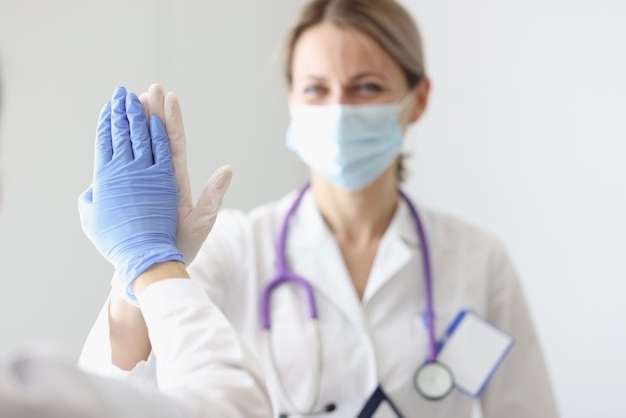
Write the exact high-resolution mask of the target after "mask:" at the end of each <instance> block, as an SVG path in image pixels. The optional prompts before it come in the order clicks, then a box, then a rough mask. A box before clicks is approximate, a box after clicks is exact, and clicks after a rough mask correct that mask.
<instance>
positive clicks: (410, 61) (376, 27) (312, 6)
mask: <svg viewBox="0 0 626 418" xmlns="http://www.w3.org/2000/svg"><path fill="white" fill-rule="evenodd" d="M322 22H331V23H334V24H335V25H337V26H341V27H347V28H353V29H356V30H358V31H360V32H362V33H364V34H366V35H368V36H369V37H370V38H372V39H373V40H374V41H376V42H377V43H378V44H379V45H380V46H381V47H382V48H383V49H384V50H385V51H387V53H388V54H389V55H390V56H391V57H392V58H393V59H394V61H395V62H396V63H397V64H398V65H399V66H400V68H402V71H403V72H404V75H405V77H406V81H407V84H408V85H409V89H410V88H413V87H415V86H416V85H417V83H419V81H420V79H421V78H422V77H423V76H424V56H423V52H422V41H421V38H420V35H419V32H418V30H417V26H416V25H415V22H414V21H413V19H412V18H411V16H410V15H409V13H408V12H407V11H406V10H405V9H404V8H403V7H402V6H401V5H400V4H398V3H397V2H396V1H395V0H313V1H311V2H309V3H308V4H306V5H305V6H304V8H303V9H302V10H301V11H300V14H299V15H298V17H297V18H296V21H295V24H294V25H293V27H292V29H291V31H290V32H289V34H288V35H287V38H286V42H285V49H286V51H285V52H286V54H285V76H286V78H287V83H288V84H289V85H291V82H292V72H291V64H292V61H293V54H294V49H295V46H296V43H297V42H298V39H299V38H300V35H302V33H303V32H304V31H306V30H307V29H309V28H310V27H312V26H315V25H317V24H319V23H322Z"/></svg>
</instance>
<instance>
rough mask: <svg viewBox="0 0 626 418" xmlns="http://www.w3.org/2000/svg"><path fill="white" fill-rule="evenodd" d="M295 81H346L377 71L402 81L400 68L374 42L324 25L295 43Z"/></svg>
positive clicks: (357, 33)
mask: <svg viewBox="0 0 626 418" xmlns="http://www.w3.org/2000/svg"><path fill="white" fill-rule="evenodd" d="M292 72H293V77H294V79H297V78H299V77H307V76H315V77H323V78H332V79H349V78H351V77H352V76H354V75H357V74H361V73H367V72H376V73H381V74H385V75H387V76H388V77H390V78H393V77H399V78H403V73H402V69H401V68H400V66H399V65H398V64H397V63H396V62H395V61H394V60H393V58H392V57H391V56H390V55H389V54H388V53H387V51H385V50H384V49H383V48H382V47H381V46H380V45H379V44H378V42H376V41H375V40H374V39H372V38H371V37H369V36H368V35H366V34H365V33H363V32H360V31H358V30H356V29H353V28H348V27H340V26H337V25H335V24H333V23H329V22H325V23H321V24H318V25H315V26H312V27H311V28H309V29H307V30H306V31H304V32H303V33H302V34H301V35H300V38H299V39H298V41H297V42H296V45H295V49H294V55H293V62H292Z"/></svg>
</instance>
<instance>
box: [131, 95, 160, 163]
mask: <svg viewBox="0 0 626 418" xmlns="http://www.w3.org/2000/svg"><path fill="white" fill-rule="evenodd" d="M126 117H127V118H128V124H129V126H130V142H131V144H132V147H133V156H134V161H135V163H136V164H137V165H139V166H140V167H150V166H151V165H152V164H153V162H154V160H153V157H152V144H151V140H150V132H149V131H148V122H147V120H146V115H145V113H144V110H143V106H142V105H141V102H140V101H139V98H138V97H137V96H136V95H135V93H129V94H128V95H127V96H126Z"/></svg>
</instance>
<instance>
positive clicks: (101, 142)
mask: <svg viewBox="0 0 626 418" xmlns="http://www.w3.org/2000/svg"><path fill="white" fill-rule="evenodd" d="M111 158H113V146H112V144H111V102H106V104H105V105H104V107H103V108H102V111H101V112H100V118H99V119H98V129H97V131H96V150H95V157H94V166H93V172H94V176H95V173H97V172H98V171H100V169H101V168H102V167H104V165H105V164H106V163H108V162H109V161H111Z"/></svg>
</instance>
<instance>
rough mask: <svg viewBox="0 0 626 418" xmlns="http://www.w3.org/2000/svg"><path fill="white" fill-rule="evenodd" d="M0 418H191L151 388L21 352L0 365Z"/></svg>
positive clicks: (51, 358) (169, 399)
mask: <svg viewBox="0 0 626 418" xmlns="http://www.w3.org/2000/svg"><path fill="white" fill-rule="evenodd" d="M0 417H11V418H30V417H41V418H67V417H85V418H87V417H89V418H110V417H118V418H148V417H150V418H179V417H180V418H183V417H188V418H191V417H192V415H191V411H189V410H188V409H187V408H186V407H185V406H184V405H183V404H181V403H180V402H178V401H177V400H175V399H173V398H170V397H169V396H167V395H165V394H162V393H159V392H157V391H156V390H154V389H149V388H146V387H142V386H141V385H138V384H136V383H135V384H133V383H130V382H123V381H119V380H115V379H107V378H104V377H100V376H96V375H92V374H89V373H86V372H84V371H82V370H79V369H78V368H77V367H76V365H75V364H73V363H72V362H69V361H67V360H66V359H63V358H61V357H56V356H50V355H42V353H41V352H23V353H22V354H20V355H19V356H12V357H9V358H4V359H2V360H0Z"/></svg>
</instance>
